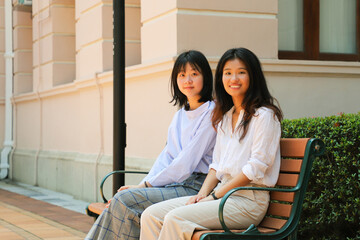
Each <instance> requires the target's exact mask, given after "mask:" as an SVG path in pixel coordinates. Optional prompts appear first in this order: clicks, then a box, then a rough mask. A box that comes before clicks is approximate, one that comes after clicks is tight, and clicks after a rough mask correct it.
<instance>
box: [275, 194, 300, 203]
mask: <svg viewBox="0 0 360 240" xmlns="http://www.w3.org/2000/svg"><path fill="white" fill-rule="evenodd" d="M270 194H271V195H270V198H271V200H277V201H283V202H290V203H292V202H294V197H295V193H293V192H271V193H270Z"/></svg>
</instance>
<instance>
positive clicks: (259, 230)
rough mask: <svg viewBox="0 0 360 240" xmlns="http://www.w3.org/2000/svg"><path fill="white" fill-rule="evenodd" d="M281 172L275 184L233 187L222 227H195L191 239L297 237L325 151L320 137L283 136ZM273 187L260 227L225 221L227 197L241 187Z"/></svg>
mask: <svg viewBox="0 0 360 240" xmlns="http://www.w3.org/2000/svg"><path fill="white" fill-rule="evenodd" d="M280 149H281V158H282V159H281V165H280V176H279V179H278V181H277V184H276V187H275V188H257V187H254V188H249V187H239V188H235V189H232V190H230V191H229V192H228V193H227V194H226V195H225V196H224V197H223V198H222V199H221V202H220V206H219V221H220V223H221V225H222V227H223V230H213V231H196V232H195V233H194V235H193V237H192V240H198V239H200V240H215V239H216V240H217V239H284V238H286V237H289V239H297V226H298V223H299V220H300V215H301V210H302V204H303V201H304V198H305V193H306V188H307V185H308V182H309V178H310V172H311V168H312V163H313V161H314V158H315V157H316V156H320V155H322V154H323V153H324V151H325V146H324V143H323V142H322V141H321V140H319V139H309V138H304V139H297V138H294V139H290V138H289V139H281V142H280ZM247 189H253V190H267V191H270V199H271V200H270V205H269V208H268V211H267V214H266V216H265V218H264V219H263V221H262V222H261V223H260V224H259V226H258V227H255V226H254V225H251V226H250V227H249V228H248V229H238V230H233V229H232V230H230V229H229V228H228V227H227V226H226V222H225V221H224V216H223V209H224V205H225V203H226V201H227V199H228V197H229V196H230V195H231V194H233V193H234V192H236V191H239V190H247Z"/></svg>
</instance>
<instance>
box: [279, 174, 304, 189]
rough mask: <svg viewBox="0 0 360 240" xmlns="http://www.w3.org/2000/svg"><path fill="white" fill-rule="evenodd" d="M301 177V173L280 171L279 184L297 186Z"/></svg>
mask: <svg viewBox="0 0 360 240" xmlns="http://www.w3.org/2000/svg"><path fill="white" fill-rule="evenodd" d="M298 179H299V174H289V173H280V174H279V179H278V181H277V183H276V185H277V186H283V187H295V186H296V184H297V182H298Z"/></svg>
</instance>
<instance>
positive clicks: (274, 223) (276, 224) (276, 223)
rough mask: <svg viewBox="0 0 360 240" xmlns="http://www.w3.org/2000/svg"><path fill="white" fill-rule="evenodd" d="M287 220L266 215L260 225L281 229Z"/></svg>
mask: <svg viewBox="0 0 360 240" xmlns="http://www.w3.org/2000/svg"><path fill="white" fill-rule="evenodd" d="M286 222H287V220H284V219H278V218H272V217H265V218H264V219H263V220H262V222H261V223H260V226H261V227H265V228H272V229H276V230H279V229H280V228H282V227H283V226H284V225H285V223H286Z"/></svg>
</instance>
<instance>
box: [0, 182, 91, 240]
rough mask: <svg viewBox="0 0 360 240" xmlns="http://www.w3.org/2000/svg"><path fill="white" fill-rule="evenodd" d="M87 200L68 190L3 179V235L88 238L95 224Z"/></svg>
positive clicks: (0, 229)
mask: <svg viewBox="0 0 360 240" xmlns="http://www.w3.org/2000/svg"><path fill="white" fill-rule="evenodd" d="M19 193H21V194H19ZM26 195H28V196H26ZM35 198H38V199H35ZM39 199H41V200H39ZM54 204H57V205H58V206H57V205H54ZM86 204H87V203H86V202H82V201H78V200H74V199H73V198H72V197H71V196H68V195H65V194H59V193H56V192H52V191H49V190H45V189H41V188H36V187H33V186H29V185H22V184H20V185H19V184H14V183H12V182H11V181H0V239H4V240H5V239H6V240H12V239H84V237H85V236H86V233H87V232H88V231H89V229H90V228H91V226H92V224H93V219H92V218H91V217H89V216H87V215H85V214H84V212H85V211H84V206H86ZM64 207H66V208H67V209H66V208H64ZM69 209H71V210H69Z"/></svg>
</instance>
